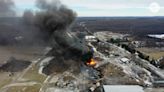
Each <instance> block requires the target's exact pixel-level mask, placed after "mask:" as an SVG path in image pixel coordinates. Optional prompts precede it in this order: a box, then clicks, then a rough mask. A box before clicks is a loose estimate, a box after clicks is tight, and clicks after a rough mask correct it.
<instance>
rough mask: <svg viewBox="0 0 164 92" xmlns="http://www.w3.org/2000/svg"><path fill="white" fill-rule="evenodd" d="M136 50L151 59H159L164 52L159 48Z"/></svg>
mask: <svg viewBox="0 0 164 92" xmlns="http://www.w3.org/2000/svg"><path fill="white" fill-rule="evenodd" d="M137 50H138V51H140V52H143V53H144V54H146V55H148V56H150V58H152V59H159V58H161V57H162V56H164V50H161V49H159V48H137Z"/></svg>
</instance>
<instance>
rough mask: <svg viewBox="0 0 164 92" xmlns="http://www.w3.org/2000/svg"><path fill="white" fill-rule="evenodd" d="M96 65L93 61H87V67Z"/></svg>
mask: <svg viewBox="0 0 164 92" xmlns="http://www.w3.org/2000/svg"><path fill="white" fill-rule="evenodd" d="M96 64H97V62H96V61H95V60H94V59H90V60H88V61H87V65H88V66H95V65H96Z"/></svg>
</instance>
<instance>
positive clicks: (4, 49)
mask: <svg viewBox="0 0 164 92" xmlns="http://www.w3.org/2000/svg"><path fill="white" fill-rule="evenodd" d="M43 50H44V47H16V46H0V64H3V63H5V62H6V61H7V60H8V59H9V58H10V57H15V58H16V59H18V60H27V61H33V60H36V59H38V58H39V57H41V56H42V55H43ZM22 72H23V71H22ZM22 72H17V73H14V75H12V76H9V75H10V74H11V73H10V72H3V71H0V89H1V88H3V87H4V86H6V85H8V84H10V83H11V82H12V81H13V80H14V79H15V78H16V77H18V75H21V74H22ZM33 72H36V71H33ZM29 73H31V70H29V72H27V75H28V76H30V75H29ZM31 75H33V74H31ZM31 77H32V76H31ZM38 80H42V78H41V79H40V78H38ZM11 92H18V91H11ZM25 92H26V91H25ZM27 92H37V91H27Z"/></svg>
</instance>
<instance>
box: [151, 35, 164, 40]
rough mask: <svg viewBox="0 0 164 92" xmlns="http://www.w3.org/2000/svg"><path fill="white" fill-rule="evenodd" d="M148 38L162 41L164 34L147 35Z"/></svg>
mask: <svg viewBox="0 0 164 92" xmlns="http://www.w3.org/2000/svg"><path fill="white" fill-rule="evenodd" d="M148 36H149V37H154V38H159V39H164V34H149V35H148Z"/></svg>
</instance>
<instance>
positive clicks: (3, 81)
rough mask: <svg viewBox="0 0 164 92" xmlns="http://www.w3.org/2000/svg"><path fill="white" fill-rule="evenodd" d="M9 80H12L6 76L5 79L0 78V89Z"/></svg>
mask: <svg viewBox="0 0 164 92" xmlns="http://www.w3.org/2000/svg"><path fill="white" fill-rule="evenodd" d="M11 81H12V79H11V78H6V79H4V80H1V81H0V89H1V88H2V87H4V86H5V85H7V84H9V83H10V82H11Z"/></svg>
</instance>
